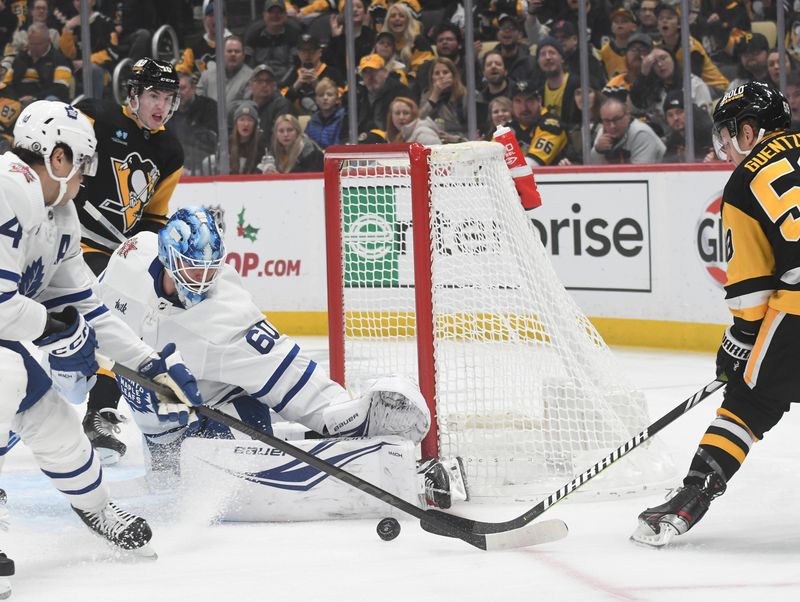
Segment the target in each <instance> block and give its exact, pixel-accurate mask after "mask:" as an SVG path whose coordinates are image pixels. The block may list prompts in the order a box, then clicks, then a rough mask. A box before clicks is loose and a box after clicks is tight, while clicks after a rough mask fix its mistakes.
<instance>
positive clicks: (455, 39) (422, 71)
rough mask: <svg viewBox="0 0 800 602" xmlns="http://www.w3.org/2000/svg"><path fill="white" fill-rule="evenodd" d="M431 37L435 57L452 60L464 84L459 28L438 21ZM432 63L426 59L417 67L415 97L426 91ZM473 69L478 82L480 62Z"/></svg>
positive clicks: (465, 80)
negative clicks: (434, 48)
mask: <svg viewBox="0 0 800 602" xmlns="http://www.w3.org/2000/svg"><path fill="white" fill-rule="evenodd" d="M431 37H432V39H433V42H434V44H435V47H436V56H437V58H446V59H450V60H451V61H453V64H454V65H455V66H456V69H458V73H459V75H460V76H461V81H462V82H463V83H465V84H466V82H467V67H466V61H465V55H464V38H463V36H462V35H461V30H460V29H459V28H458V26H457V25H455V24H453V23H449V22H447V23H440V24H439V25H437V26H436V27H434V28H433V35H432V36H431ZM432 65H433V61H427V62H425V63H422V65H420V66H419V69H417V77H416V78H415V80H414V83H415V85H414V92H415V94H416V95H417V98H421V97H422V95H423V94H424V93H425V92H427V91H428V80H429V74H430V70H431V66H432ZM473 69H474V73H475V81H476V82H480V81H481V79H480V64H479V63H476V64H475V65H474V66H473Z"/></svg>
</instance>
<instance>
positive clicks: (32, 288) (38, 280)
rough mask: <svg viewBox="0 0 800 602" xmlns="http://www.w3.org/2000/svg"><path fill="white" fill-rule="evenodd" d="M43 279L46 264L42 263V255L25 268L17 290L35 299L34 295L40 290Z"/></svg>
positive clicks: (24, 295)
mask: <svg viewBox="0 0 800 602" xmlns="http://www.w3.org/2000/svg"><path fill="white" fill-rule="evenodd" d="M43 280H44V265H43V264H42V258H41V257H40V258H39V259H37V260H36V261H34V262H33V263H32V264H30V265H29V266H28V267H27V268H25V271H24V272H22V277H21V278H20V279H19V284H18V285H17V290H19V292H20V294H21V295H22V296H23V297H28V298H29V299H33V297H35V296H36V293H37V292H39V289H40V288H41V286H42V281H43Z"/></svg>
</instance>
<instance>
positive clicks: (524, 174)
mask: <svg viewBox="0 0 800 602" xmlns="http://www.w3.org/2000/svg"><path fill="white" fill-rule="evenodd" d="M493 139H494V141H495V142H499V143H500V144H502V145H503V148H505V149H506V156H505V159H506V165H507V166H508V169H509V170H510V171H511V177H512V178H513V180H514V186H516V188H517V194H519V198H520V201H522V206H523V207H524V208H525V210H526V211H528V210H530V209H536V208H537V207H539V206H540V205H541V204H542V197H541V196H540V195H539V190H538V189H537V188H536V180H535V179H534V177H533V170H532V169H531V166H530V165H528V162H527V161H525V155H523V154H522V149H521V148H520V147H519V142H517V137H516V136H515V135H514V130H512V129H511V128H509V127H506V126H504V125H498V126H497V129H496V130H495V131H494V136H493Z"/></svg>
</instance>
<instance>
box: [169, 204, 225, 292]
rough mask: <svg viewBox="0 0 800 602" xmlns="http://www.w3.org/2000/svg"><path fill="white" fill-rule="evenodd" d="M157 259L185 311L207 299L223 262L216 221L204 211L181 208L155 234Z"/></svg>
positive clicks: (221, 244)
mask: <svg viewBox="0 0 800 602" xmlns="http://www.w3.org/2000/svg"><path fill="white" fill-rule="evenodd" d="M158 258H159V259H160V260H161V263H162V264H163V265H164V269H166V270H167V273H168V274H169V276H170V277H171V278H172V281H173V282H174V283H175V287H176V288H177V289H178V297H179V298H180V300H181V302H182V303H183V304H184V306H185V307H187V308H189V307H191V306H193V305H195V304H197V303H200V301H202V300H203V299H205V298H206V296H207V295H208V292H209V290H210V289H211V286H212V285H213V284H214V281H215V280H216V279H217V276H218V275H219V270H220V268H221V267H222V263H223V261H224V260H225V245H224V244H223V242H222V235H221V234H220V231H219V229H218V228H217V224H216V221H215V220H214V217H213V216H212V215H211V213H210V212H209V211H208V209H206V208H205V207H183V208H181V209H178V210H177V211H176V212H175V213H173V214H172V216H171V217H170V218H169V220H168V221H167V223H166V224H165V225H164V227H163V228H162V229H161V231H160V232H159V233H158Z"/></svg>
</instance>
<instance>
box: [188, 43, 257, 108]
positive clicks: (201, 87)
mask: <svg viewBox="0 0 800 602" xmlns="http://www.w3.org/2000/svg"><path fill="white" fill-rule="evenodd" d="M222 49H223V51H224V52H223V55H222V57H223V65H224V68H225V89H224V90H223V91H222V93H224V94H225V102H226V105H227V106H229V107H230V106H232V105H233V103H234V102H236V101H237V100H241V99H243V98H244V93H245V92H246V91H247V83H248V82H249V81H250V75H251V74H252V73H253V70H252V69H251V68H250V67H249V66H248V65H245V62H244V60H245V54H244V43H243V42H242V38H240V37H239V36H228V37H227V38H225V43H224V44H223V46H222ZM197 93H198V94H201V95H203V96H208V97H209V98H213V99H214V100H216V101H217V102H219V99H220V90H218V89H217V63H216V62H213V63H211V64H210V65H209V66H208V68H207V69H206V70H205V71H204V72H203V75H201V76H200V81H199V82H197Z"/></svg>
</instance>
